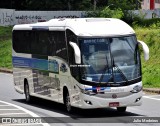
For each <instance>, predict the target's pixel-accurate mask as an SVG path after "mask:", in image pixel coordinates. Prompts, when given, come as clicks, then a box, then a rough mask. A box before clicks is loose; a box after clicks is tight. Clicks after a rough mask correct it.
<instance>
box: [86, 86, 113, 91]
mask: <svg viewBox="0 0 160 126" xmlns="http://www.w3.org/2000/svg"><path fill="white" fill-rule="evenodd" d="M98 89H99V90H100V91H103V90H110V89H111V88H110V87H92V88H85V90H86V91H88V90H93V91H96V90H98Z"/></svg>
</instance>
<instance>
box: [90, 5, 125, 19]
mask: <svg viewBox="0 0 160 126" xmlns="http://www.w3.org/2000/svg"><path fill="white" fill-rule="evenodd" d="M123 15H124V14H123V11H122V10H121V9H120V8H118V9H115V10H111V9H109V7H105V8H104V9H102V10H96V11H89V12H87V17H104V18H119V19H121V18H122V17H123Z"/></svg>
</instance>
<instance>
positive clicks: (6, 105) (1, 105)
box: [0, 105, 11, 107]
mask: <svg viewBox="0 0 160 126" xmlns="http://www.w3.org/2000/svg"><path fill="white" fill-rule="evenodd" d="M3 106H11V105H0V107H3Z"/></svg>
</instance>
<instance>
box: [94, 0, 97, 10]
mask: <svg viewBox="0 0 160 126" xmlns="http://www.w3.org/2000/svg"><path fill="white" fill-rule="evenodd" d="M96 7H97V0H94V11H95V10H96Z"/></svg>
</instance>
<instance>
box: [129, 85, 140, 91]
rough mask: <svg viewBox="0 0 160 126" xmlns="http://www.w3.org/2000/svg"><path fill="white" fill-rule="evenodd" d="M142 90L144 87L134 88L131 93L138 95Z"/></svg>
mask: <svg viewBox="0 0 160 126" xmlns="http://www.w3.org/2000/svg"><path fill="white" fill-rule="evenodd" d="M141 90H142V86H140V85H136V86H134V87H133V90H132V91H131V92H132V93H138V92H140V91H141Z"/></svg>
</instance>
